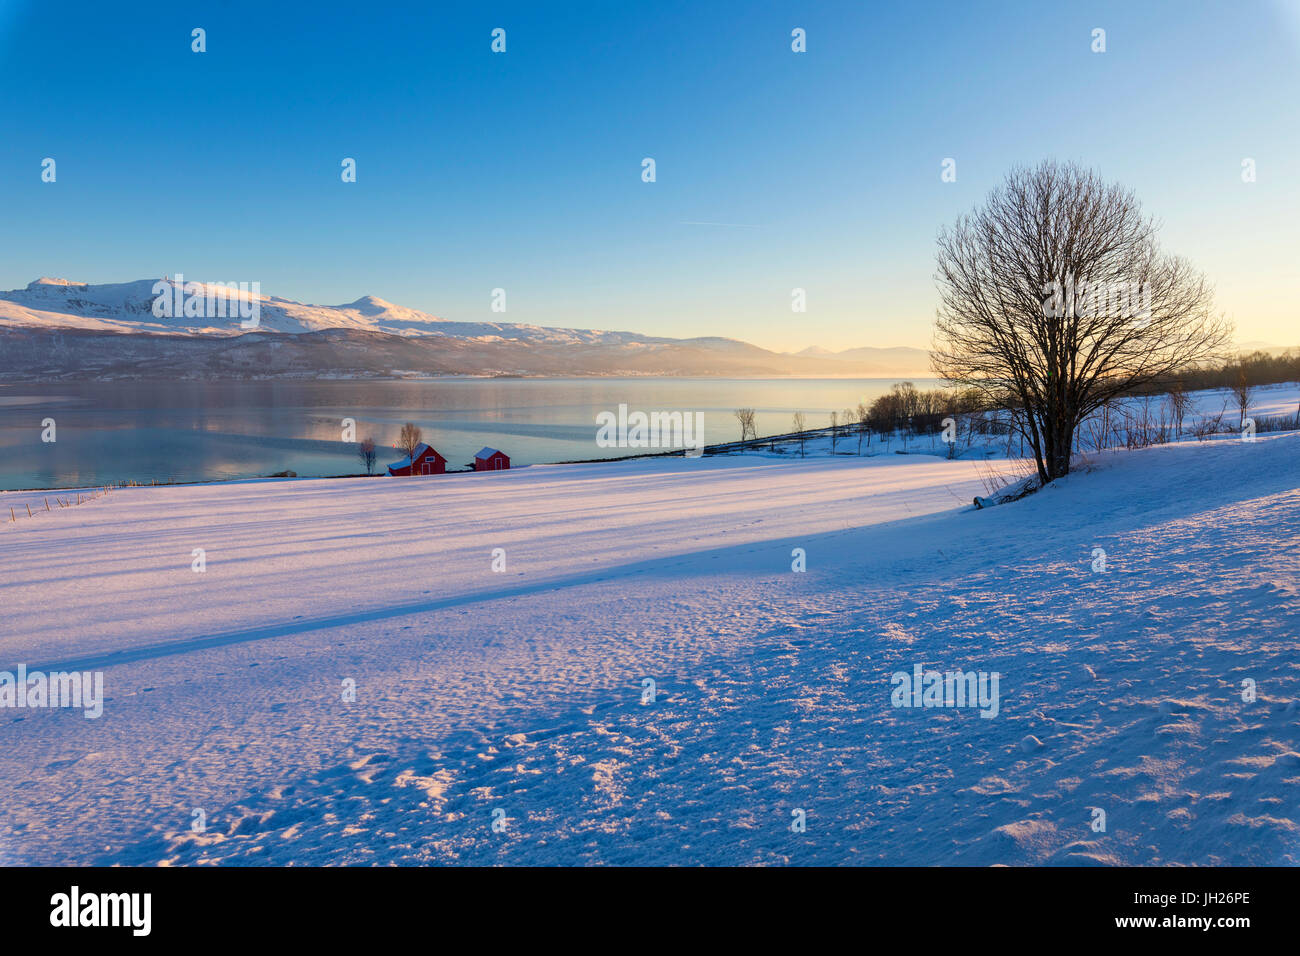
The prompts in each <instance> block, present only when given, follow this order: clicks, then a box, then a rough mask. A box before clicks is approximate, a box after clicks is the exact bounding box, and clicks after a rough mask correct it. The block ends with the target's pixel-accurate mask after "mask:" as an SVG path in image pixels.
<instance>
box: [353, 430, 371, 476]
mask: <svg viewBox="0 0 1300 956" xmlns="http://www.w3.org/2000/svg"><path fill="white" fill-rule="evenodd" d="M357 457H358V458H360V459H361V464H362V465H363V466H365V469H366V474H367V475H373V474H374V473H375V440H374V439H373V438H369V437H367V438H363V439H361V444H360V445H358V446H357Z"/></svg>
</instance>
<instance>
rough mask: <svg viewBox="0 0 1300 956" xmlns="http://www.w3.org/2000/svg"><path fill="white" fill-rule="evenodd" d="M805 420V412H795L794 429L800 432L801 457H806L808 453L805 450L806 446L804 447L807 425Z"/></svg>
mask: <svg viewBox="0 0 1300 956" xmlns="http://www.w3.org/2000/svg"><path fill="white" fill-rule="evenodd" d="M804 421H805V420H804V417H803V412H795V413H794V430H795V431H796V432H798V433H799V456H800V457H806V453H805V452H804V447H803V443H804V429H805V427H806V426H805V424H804Z"/></svg>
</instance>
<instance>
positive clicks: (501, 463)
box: [474, 448, 510, 471]
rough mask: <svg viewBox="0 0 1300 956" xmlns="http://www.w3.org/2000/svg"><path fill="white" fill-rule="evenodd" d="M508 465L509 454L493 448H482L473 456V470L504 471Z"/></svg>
mask: <svg viewBox="0 0 1300 956" xmlns="http://www.w3.org/2000/svg"><path fill="white" fill-rule="evenodd" d="M509 467H510V456H509V455H507V454H506V453H505V452H500V451H497V450H496V449H495V448H484V449H482V450H481V451H479V453H478V454H477V455H475V456H474V470H475V471H505V470H506V469H507V468H509Z"/></svg>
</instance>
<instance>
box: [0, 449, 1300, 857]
mask: <svg viewBox="0 0 1300 956" xmlns="http://www.w3.org/2000/svg"><path fill="white" fill-rule="evenodd" d="M1297 475H1300V435H1296V434H1282V435H1261V436H1260V437H1259V440H1257V441H1255V442H1243V441H1231V440H1221V441H1215V442H1209V443H1204V444H1201V443H1196V442H1186V443H1180V444H1170V445H1163V446H1158V447H1153V448H1148V449H1145V450H1140V451H1132V452H1114V453H1105V454H1099V455H1093V456H1090V464H1088V465H1087V466H1086V467H1085V468H1084V469H1083V470H1081V471H1080V472H1077V473H1075V474H1072V475H1070V476H1069V477H1068V478H1066V479H1063V480H1061V481H1058V482H1055V483H1053V484H1052V485H1050V486H1049V487H1047V488H1046V489H1044V490H1042V491H1040V492H1038V493H1037V494H1034V495H1032V496H1030V497H1027V498H1024V499H1022V500H1019V501H1016V502H1012V503H1010V504H1006V505H1003V506H1000V507H997V508H994V509H991V510H983V511H980V510H975V509H974V508H972V507H971V505H970V502H971V501H972V498H973V497H974V496H975V495H976V494H981V493H982V491H983V489H982V483H981V480H980V478H979V476H978V475H977V473H976V464H975V463H974V462H971V461H960V460H958V461H946V460H943V459H940V458H937V457H931V456H920V455H908V456H894V455H882V456H879V457H875V458H857V457H836V458H829V457H818V458H808V459H794V460H789V459H786V460H775V459H773V458H771V457H761V456H734V457H718V458H706V459H702V460H684V459H680V458H675V459H650V460H638V461H622V462H612V463H607V464H594V465H568V466H534V467H530V468H525V469H519V470H512V471H507V472H500V473H493V474H487V475H471V474H466V475H448V476H445V477H439V478H428V479H392V478H376V479H349V480H332V481H330V480H297V481H279V482H271V481H261V482H240V483H231V484H220V485H196V486H175V487H159V488H126V489H120V490H117V491H114V492H112V493H110V494H108V495H104V496H101V497H99V498H96V499H95V500H93V501H91V502H89V503H88V504H83V505H81V506H77V507H72V508H64V509H55V510H53V511H51V512H44V511H43V510H42V511H40V512H38V513H37V515H36V517H35V518H33V519H30V520H29V519H26V518H24V519H23V520H21V521H18V522H16V523H5V524H4V525H3V527H0V541H3V544H2V546H0V589H2V590H3V594H4V614H3V616H0V658H3V659H2V660H0V668H7V669H9V670H11V671H12V670H15V669H16V667H17V665H18V664H20V663H23V664H26V665H27V667H28V668H29V670H35V669H43V670H46V671H50V670H62V669H67V668H73V667H75V668H77V669H81V670H102V671H104V674H105V694H106V697H107V698H108V700H107V701H106V702H105V705H104V715H103V717H102V718H100V719H98V720H86V719H84V717H83V715H82V714H81V713H80V712H79V711H69V710H52V709H51V710H22V711H19V710H3V711H0V726H3V728H4V732H5V734H6V737H7V741H8V746H6V747H5V748H4V749H3V754H2V755H0V780H3V783H0V794H3V799H2V800H0V862H3V863H8V864H61V863H107V864H114V863H123V864H174V865H181V864H213V863H220V864H263V865H265V864H276V865H279V864H388V863H396V864H451V863H456V864H497V863H513V864H525V863H526V864H551V863H564V864H584V863H600V864H841V863H857V864H921V865H928V864H968V865H971V864H973V865H985V864H1047V863H1055V864H1079V865H1084V864H1087V865H1093V864H1121V863H1124V864H1288V865H1294V864H1296V863H1300V753H1298V752H1300V708H1298V707H1297V701H1298V700H1300V655H1298V654H1297V649H1296V643H1297V636H1298V635H1300V585H1298V583H1297V575H1298V573H1300V546H1298V545H1300V488H1298V487H1297ZM64 494H65V495H66V493H64ZM32 500H40V496H39V495H31V494H27V495H24V494H21V493H10V494H0V509H3V510H2V512H0V513H4V514H6V515H7V513H8V510H9V507H10V506H11V505H19V506H21V505H22V504H23V503H24V502H27V501H32ZM196 548H202V549H204V551H205V553H206V571H205V572H203V573H196V572H194V571H193V570H192V567H191V564H192V552H193V549H196ZM495 548H502V549H504V551H505V556H504V560H505V565H504V570H499V571H493V570H492V567H493V563H494V558H493V554H492V552H493V549H495ZM795 549H803V552H804V554H805V556H806V567H807V570H806V571H804V572H797V571H794V570H792V566H793V563H794V562H795V560H796V558H795V556H794V554H793V552H794V551H795ZM1096 549H1102V550H1104V552H1105V570H1104V571H1096V570H1093V568H1094V566H1095V556H1096ZM498 563H499V562H498ZM915 664H922V665H924V667H925V668H927V669H930V668H933V669H937V670H942V671H949V670H965V671H981V672H998V673H999V674H1000V677H1001V682H1000V694H1001V701H1000V708H999V712H998V714H997V716H996V717H995V718H993V719H984V718H981V717H980V715H979V714H978V713H977V712H976V711H974V710H970V709H955V708H938V709H931V708H904V707H895V706H893V704H892V703H891V690H892V686H891V675H892V674H894V673H895V672H897V671H905V672H906V671H910V670H911V669H912V667H913V666H914V665H915ZM647 678H649V679H650V680H652V681H653V682H654V685H653V693H651V691H650V688H649V687H648V685H647V684H645V683H644V682H645V680H646V679H647ZM346 679H351V680H354V681H355V687H356V699H355V701H352V702H347V701H345V700H344V699H343V697H344V693H343V689H342V683H343V682H344V681H345V680H346ZM1247 680H1249V681H1253V682H1254V686H1255V688H1256V689H1257V698H1256V699H1255V700H1253V701H1249V702H1248V701H1247V700H1245V699H1244V698H1243V682H1244V681H1247ZM196 809H201V810H203V811H204V814H205V817H206V830H205V832H202V833H197V832H193V831H192V830H191V824H192V822H193V820H194V816H193V814H194V811H195V810H196ZM796 810H803V811H804V813H805V816H806V823H807V828H806V831H805V832H796V830H793V829H792V826H791V823H792V820H794V819H797V817H798V815H797V814H795V813H794V811H796ZM1096 810H1100V811H1103V812H1104V814H1105V822H1106V828H1105V830H1104V831H1096V830H1094V829H1093V826H1094V821H1095V820H1096V819H1097V814H1096V812H1095V811H1096ZM494 811H502V812H501V813H497V814H495V815H494ZM494 821H496V822H497V824H498V825H497V827H496V829H494V827H493V823H494Z"/></svg>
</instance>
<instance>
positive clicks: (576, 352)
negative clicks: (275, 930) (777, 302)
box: [0, 277, 928, 381]
mask: <svg viewBox="0 0 1300 956" xmlns="http://www.w3.org/2000/svg"><path fill="white" fill-rule="evenodd" d="M214 303H215V304H214ZM253 315H256V322H255V323H254V322H252V321H251V318H250V317H251V316H253ZM0 337H2V338H0V342H2V343H3V348H0V379H4V380H11V381H12V380H41V379H59V378H68V377H88V378H95V377H99V378H121V377H160V378H168V377H182V378H196V377H197V378H219V377H231V376H234V377H282V376H285V377H287V376H293V377H311V376H329V375H343V376H359V377H390V376H409V375H500V374H506V375H697V376H708V375H717V376H769V375H770V376H780V375H809V376H818V375H825V376H884V377H892V376H917V375H921V376H924V375H926V374H927V371H926V369H927V367H928V353H927V352H925V351H923V350H921V349H869V348H868V349H853V350H850V352H847V353H843V352H842V353H834V354H832V353H826V354H824V355H823V354H815V353H810V352H805V353H800V354H798V355H791V354H788V353H782V352H772V351H769V350H767V349H762V348H759V347H758V346H755V345H750V344H748V343H746V342H741V341H738V340H736V339H728V338H722V337H717V336H704V337H700V338H691V339H673V338H666V337H663V336H652V335H641V334H638V333H635V332H616V331H601V330H590V329H572V328H549V327H543V326H537V325H526V324H520V323H513V322H458V321H452V320H448V319H443V318H439V317H438V316H435V315H430V314H428V313H426V312H420V311H418V310H416V309H408V308H405V307H403V306H400V305H395V304H393V303H391V302H386V301H384V300H383V299H380V298H377V297H375V296H363V297H362V298H360V299H357V300H356V301H355V302H348V303H346V304H344V305H309V304H305V303H302V302H294V301H293V300H291V299H281V298H279V297H276V296H272V295H266V294H265V293H262V292H261V291H260V290H255V289H250V288H243V289H233V290H232V289H229V288H228V287H226V286H223V285H222V284H220V283H212V284H202V283H196V282H193V281H191V280H185V279H183V278H181V277H176V278H172V277H166V278H163V279H139V280H136V281H134V282H122V283H110V284H103V285H91V284H87V283H84V282H71V281H68V280H66V279H51V278H42V279H37V280H36V281H34V282H31V283H29V284H28V285H27V287H26V288H23V289H16V290H13V291H11V292H0Z"/></svg>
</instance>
